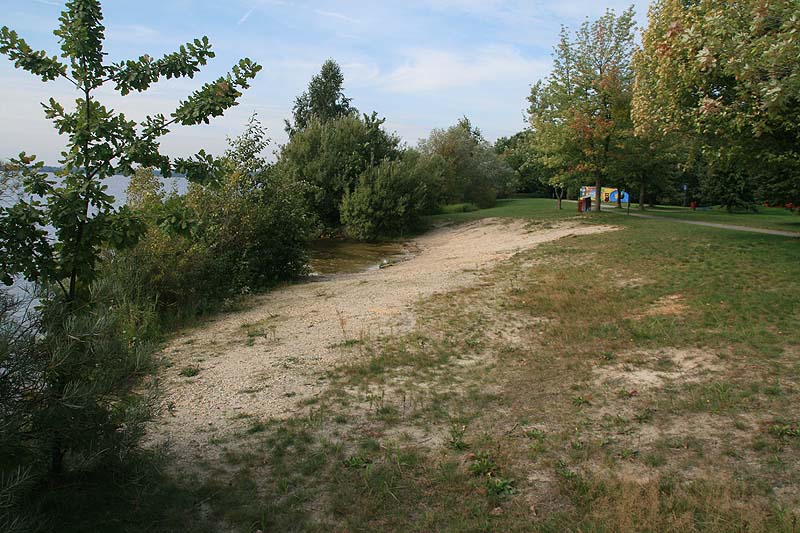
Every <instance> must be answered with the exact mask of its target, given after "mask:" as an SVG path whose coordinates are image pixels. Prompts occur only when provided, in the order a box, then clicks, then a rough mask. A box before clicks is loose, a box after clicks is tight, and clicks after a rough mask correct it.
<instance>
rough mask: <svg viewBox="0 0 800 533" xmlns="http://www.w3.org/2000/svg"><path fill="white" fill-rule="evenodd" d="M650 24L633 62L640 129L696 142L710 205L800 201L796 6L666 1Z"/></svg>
mask: <svg viewBox="0 0 800 533" xmlns="http://www.w3.org/2000/svg"><path fill="white" fill-rule="evenodd" d="M649 20H650V23H649V26H648V28H647V30H646V31H645V32H644V34H643V37H642V49H641V51H640V52H638V53H637V55H636V61H635V65H636V72H637V80H636V92H635V97H634V104H633V116H634V119H635V121H636V127H637V130H638V131H644V130H647V131H654V130H655V131H658V132H660V133H662V134H665V133H678V134H680V135H683V136H685V137H687V138H688V139H691V141H692V143H693V144H694V146H695V148H696V151H697V152H699V156H700V157H701V158H702V159H703V161H704V163H705V165H706V167H705V169H704V175H703V184H704V191H705V192H706V194H707V196H708V197H709V199H710V200H715V201H720V202H722V203H724V204H725V205H727V206H728V207H735V206H736V205H742V204H747V203H749V202H752V200H753V199H754V197H756V196H757V197H759V198H760V199H762V200H766V201H768V202H771V203H784V202H788V201H794V202H798V201H800V150H798V146H800V96H799V95H800V73H799V72H798V69H800V64H799V63H798V61H797V58H798V57H800V40H798V38H797V35H798V33H799V32H800V6H799V5H798V3H797V2H795V1H793V0H777V1H771V2H765V1H763V0H745V1H742V2H735V3H730V2H715V1H712V0H699V1H697V2H691V3H689V4H687V3H686V2H683V1H681V0H659V1H657V2H655V3H654V4H653V5H652V7H651V9H650V13H649ZM691 157H692V158H694V155H692V156H691Z"/></svg>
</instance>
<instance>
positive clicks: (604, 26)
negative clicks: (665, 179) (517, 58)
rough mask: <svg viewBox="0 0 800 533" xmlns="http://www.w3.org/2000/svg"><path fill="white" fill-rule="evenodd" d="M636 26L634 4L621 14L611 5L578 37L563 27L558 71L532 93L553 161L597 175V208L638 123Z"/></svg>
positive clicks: (536, 121)
mask: <svg viewBox="0 0 800 533" xmlns="http://www.w3.org/2000/svg"><path fill="white" fill-rule="evenodd" d="M633 26H634V21H633V8H630V9H628V10H626V11H625V12H623V13H622V14H621V15H620V16H619V17H617V16H616V15H615V14H614V12H613V11H610V10H609V11H607V12H606V14H605V15H603V16H602V17H600V18H599V19H598V20H596V21H594V22H589V21H588V20H587V21H586V22H585V23H584V24H582V25H581V27H580V28H579V29H578V31H577V32H576V33H575V36H574V40H571V38H570V35H569V33H568V32H567V30H566V29H562V32H561V38H560V41H559V44H558V45H557V46H556V47H555V51H554V52H555V59H554V62H553V71H552V73H551V74H550V76H549V78H548V79H547V82H546V83H544V84H543V83H541V82H540V83H537V84H536V85H534V86H533V87H532V89H531V95H530V98H529V101H530V102H531V107H530V109H529V115H530V121H531V125H532V127H533V128H534V130H535V131H537V132H538V131H544V130H547V131H548V134H547V135H544V134H543V135H537V138H538V139H539V140H541V141H543V143H544V144H543V145H542V148H543V151H544V152H545V154H547V156H548V157H552V158H554V159H550V161H549V162H550V164H552V165H554V166H553V168H554V169H556V170H558V171H557V175H558V176H560V177H562V178H563V177H565V176H566V174H565V171H568V173H569V174H571V175H576V174H577V175H583V176H587V177H588V176H591V177H592V178H593V179H594V182H595V186H596V193H595V194H596V197H595V202H594V206H593V208H594V210H595V211H599V210H600V192H601V187H602V185H603V184H604V182H605V181H606V178H607V177H608V176H609V174H610V171H611V168H612V166H613V165H614V164H615V159H617V158H622V157H625V152H624V149H623V147H622V145H621V143H620V139H621V137H622V136H624V132H625V131H626V130H628V129H630V128H631V126H632V125H631V120H630V100H631V91H632V86H633V70H632V68H631V57H632V55H633V51H634V41H633V37H634V35H633ZM551 135H554V138H555V140H551V139H549V138H548V137H549V136H551ZM559 154H560V155H559ZM568 154H569V161H571V164H569V163H567V160H565V157H566V156H567V155H568ZM559 179H560V178H559Z"/></svg>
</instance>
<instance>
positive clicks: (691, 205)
mask: <svg viewBox="0 0 800 533" xmlns="http://www.w3.org/2000/svg"><path fill="white" fill-rule="evenodd" d="M689 207H691V208H692V211H694V210H695V209H697V202H692V203H690V204H689Z"/></svg>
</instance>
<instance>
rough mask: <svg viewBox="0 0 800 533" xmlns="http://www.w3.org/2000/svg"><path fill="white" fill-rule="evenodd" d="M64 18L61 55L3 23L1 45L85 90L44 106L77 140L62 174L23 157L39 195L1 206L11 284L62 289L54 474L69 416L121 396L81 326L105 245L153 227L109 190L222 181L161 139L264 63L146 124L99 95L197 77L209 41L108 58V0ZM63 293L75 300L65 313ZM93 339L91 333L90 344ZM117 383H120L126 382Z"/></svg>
mask: <svg viewBox="0 0 800 533" xmlns="http://www.w3.org/2000/svg"><path fill="white" fill-rule="evenodd" d="M59 21H60V25H59V27H58V29H56V30H55V32H54V33H55V35H56V36H57V37H58V38H59V42H60V45H61V54H60V58H59V57H58V56H52V57H49V56H48V55H47V53H46V52H44V51H34V50H33V49H32V48H31V47H30V46H29V45H28V44H27V43H26V42H25V41H24V40H23V39H22V38H20V37H19V36H18V34H17V33H16V32H14V31H12V30H10V29H9V28H8V27H6V26H3V27H2V28H1V29H0V53H3V54H5V55H7V56H8V58H9V59H10V60H12V61H14V64H15V66H16V67H18V68H22V69H24V70H26V71H28V72H30V73H31V74H33V75H35V76H37V77H39V78H40V79H41V80H42V81H43V82H51V81H54V80H58V79H61V80H66V81H67V82H69V83H71V84H72V85H73V86H74V87H75V89H76V90H77V91H78V93H79V97H78V98H77V99H76V101H75V107H74V109H73V110H68V109H67V107H65V106H64V105H62V104H61V103H59V102H56V101H55V100H54V99H52V98H51V99H50V100H49V102H48V103H46V104H44V110H45V115H46V117H47V118H48V119H50V120H52V121H53V123H54V125H55V127H56V129H57V130H58V132H59V133H60V134H62V135H66V136H67V138H68V141H67V148H66V150H65V151H64V152H62V154H63V155H62V159H61V160H60V163H61V166H62V168H63V170H62V171H60V172H59V173H58V178H59V179H58V181H56V180H52V179H48V177H47V175H45V174H43V173H41V172H40V169H41V167H42V164H41V163H38V164H37V163H34V161H35V157H34V156H27V155H25V154H24V153H23V154H21V155H20V157H19V158H18V159H17V160H14V161H12V164H15V165H18V167H19V168H20V169H21V171H22V174H23V184H24V187H25V191H26V193H28V194H30V195H31V198H32V199H31V200H22V199H21V200H19V201H18V202H16V203H15V204H14V205H13V206H11V207H8V208H2V209H0V250H2V254H0V255H1V256H2V257H0V276H1V277H2V280H3V281H4V282H5V283H6V284H10V283H12V281H13V278H14V276H15V275H19V274H22V275H24V276H25V278H26V279H27V280H29V281H32V282H39V283H42V284H43V285H45V286H47V287H57V288H59V289H60V291H61V295H60V298H56V297H53V298H52V299H51V302H52V305H53V306H52V308H51V311H52V312H50V313H49V314H48V316H49V317H50V319H49V321H47V323H48V324H49V327H50V329H49V330H47V336H46V339H48V342H51V343H52V346H51V347H52V348H53V350H51V351H49V352H48V353H50V355H51V356H52V357H53V361H52V362H53V366H52V368H50V369H49V371H48V373H47V374H46V376H45V379H46V383H47V389H48V390H47V394H46V401H47V402H48V404H49V405H50V406H51V407H52V408H53V412H58V413H59V416H60V417H63V420H62V422H61V425H60V426H59V425H56V426H54V428H55V429H54V430H53V433H52V435H51V439H50V440H51V442H50V444H51V469H52V471H53V472H54V473H59V472H60V471H61V470H62V468H63V458H64V454H65V452H66V450H67V448H68V447H70V446H72V445H73V444H74V443H71V442H68V441H67V440H66V435H67V434H68V428H66V427H65V426H64V424H69V420H70V417H71V416H77V411H76V409H84V408H86V407H87V406H88V405H90V404H91V405H92V406H93V407H92V409H88V408H86V409H84V410H83V411H81V413H83V414H82V415H81V416H83V415H84V414H85V413H90V412H91V413H99V412H106V411H109V410H113V409H114V407H113V405H112V404H111V403H110V402H112V401H113V397H112V396H108V397H107V398H104V397H102V396H101V397H98V396H96V395H95V396H93V392H92V391H93V390H94V391H95V392H96V393H97V394H101V393H103V394H105V393H107V391H104V390H95V389H92V387H90V386H88V384H87V383H86V382H85V381H84V380H85V379H96V375H95V376H94V377H92V373H91V372H88V370H87V368H88V367H87V366H86V365H85V364H84V363H86V364H98V362H97V361H95V360H94V359H93V358H91V357H82V356H79V355H78V354H79V353H81V352H80V350H83V349H88V348H87V347H89V346H91V344H92V342H94V341H92V340H91V339H92V337H91V334H90V333H86V331H88V330H87V329H86V328H84V329H81V328H82V327H83V326H86V324H88V322H85V321H84V320H83V319H80V320H79V319H78V318H79V317H78V315H79V314H80V313H81V311H82V309H83V307H82V306H84V305H85V304H87V303H88V302H89V301H90V297H91V294H90V290H89V289H90V284H91V282H92V281H93V280H94V279H95V274H96V272H97V264H98V261H99V260H100V257H101V253H102V252H103V250H104V249H107V248H123V247H125V246H129V245H131V244H132V243H135V242H136V240H137V239H138V238H139V236H140V235H141V234H142V233H143V231H144V224H143V223H142V221H141V220H140V219H139V218H138V217H136V216H134V215H133V214H132V212H131V210H130V209H128V208H125V207H123V208H120V209H115V208H114V205H113V200H114V199H113V198H112V197H111V196H109V195H108V194H106V189H107V186H106V185H105V181H106V180H107V179H108V178H110V177H111V176H113V175H115V174H126V175H129V174H131V173H132V172H133V169H134V166H135V165H142V166H153V167H157V168H159V169H160V171H161V173H162V174H163V175H164V176H169V175H171V173H172V171H173V170H179V171H181V172H184V173H185V174H186V175H187V177H188V178H189V179H190V180H193V181H198V182H208V181H209V180H212V179H214V178H215V176H216V171H218V170H219V169H218V166H217V164H216V163H215V161H214V159H213V158H211V156H209V155H207V154H206V153H205V152H203V151H200V152H199V153H198V155H197V156H196V157H195V158H193V159H191V160H176V161H174V162H173V161H170V159H169V158H168V157H166V156H164V155H161V154H160V152H159V139H160V138H161V137H162V136H164V135H165V134H167V133H168V132H169V128H170V127H171V126H172V125H173V124H181V125H186V126H190V125H195V124H200V123H207V122H208V121H209V120H210V119H211V118H212V117H217V116H220V115H222V114H223V113H224V112H225V111H226V110H227V109H229V108H231V107H232V106H234V105H236V104H237V100H238V98H239V97H240V96H241V95H242V92H241V91H242V90H244V89H246V88H247V87H248V86H249V82H250V80H251V79H253V78H254V77H255V75H256V74H257V72H258V71H259V70H260V69H261V67H260V66H259V65H257V64H255V63H253V62H252V61H250V60H249V59H242V60H241V61H240V62H239V63H238V65H236V66H234V67H233V69H232V71H231V73H230V74H228V75H227V76H224V77H221V78H219V79H217V80H216V81H213V82H211V83H207V84H205V85H204V86H203V87H202V88H200V89H199V90H198V91H196V92H194V93H193V94H192V95H190V96H189V97H188V98H186V99H185V100H184V101H182V102H181V103H180V104H179V105H178V107H177V109H176V110H175V111H174V112H173V113H172V114H171V116H170V117H169V118H167V117H166V116H164V115H161V114H159V115H153V116H150V117H147V118H146V119H145V120H143V121H142V122H141V123H139V124H137V123H136V122H134V121H130V120H128V119H127V118H126V117H125V116H124V115H123V114H121V113H117V112H115V111H113V110H111V109H108V108H107V107H105V106H104V105H102V104H101V103H100V101H99V100H98V99H97V97H96V92H97V91H98V90H99V89H100V88H101V87H103V86H105V85H108V84H111V85H112V86H113V87H114V89H115V90H116V91H117V92H118V93H119V94H120V95H122V96H125V95H128V94H130V93H131V92H133V91H137V92H141V91H145V90H147V89H148V88H149V87H150V86H151V85H152V84H154V83H156V82H157V81H159V80H160V79H162V78H177V77H189V78H192V77H194V75H195V74H196V73H197V72H199V70H200V67H201V66H203V65H205V64H206V63H207V61H208V60H209V59H210V58H213V57H214V53H213V52H212V51H211V45H210V44H209V42H208V39H207V38H206V37H203V38H202V39H196V40H194V41H193V42H190V43H187V44H185V45H183V46H181V47H180V49H179V50H178V51H177V52H174V53H170V54H167V55H165V56H164V57H163V58H161V59H153V58H151V57H150V56H148V55H143V56H141V57H139V58H138V59H136V60H128V61H122V62H118V63H111V64H107V63H105V57H106V54H105V53H104V52H103V42H104V39H105V33H104V32H105V28H104V26H103V13H102V9H101V5H100V1H99V0H70V1H68V2H67V3H66V5H65V8H64V11H63V12H62V14H61V17H60V19H59ZM48 226H51V227H52V228H53V230H54V237H53V238H51V237H50V235H49V234H48V232H47V230H46V228H47V227H48ZM59 301H60V302H63V303H64V305H63V309H62V306H59V305H58V302H59ZM59 324H61V326H59ZM81 325H83V326H81ZM79 326H80V327H79ZM87 327H88V326H87ZM75 328H78V329H80V331H79V332H78V333H80V334H76V335H73V336H72V337H69V339H70V340H69V342H68V344H69V345H68V346H65V345H59V344H58V339H59V338H62V340H63V339H64V337H63V335H69V334H70V331H77V330H76V329H75ZM84 335H88V336H86V337H85V339H86V340H84ZM45 344H47V342H46V343H45ZM108 364H113V361H109V362H108ZM109 383H110V386H111V385H114V384H115V383H116V382H109ZM76 390H80V391H82V394H83V393H85V395H84V396H82V397H81V402H82V403H81V404H77V407H76V406H71V404H70V403H69V401H70V394H72V393H73V392H74V391H76ZM101 418H102V417H101ZM98 423H100V422H98ZM96 429H98V430H99V429H100V428H96ZM112 429H113V428H112ZM87 438H88V437H87Z"/></svg>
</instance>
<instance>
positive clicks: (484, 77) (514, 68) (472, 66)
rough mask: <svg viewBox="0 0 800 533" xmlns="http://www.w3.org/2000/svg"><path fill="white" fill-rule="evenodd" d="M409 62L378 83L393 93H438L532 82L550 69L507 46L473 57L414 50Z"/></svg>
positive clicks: (410, 54) (545, 62) (541, 62)
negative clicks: (488, 84) (468, 87)
mask: <svg viewBox="0 0 800 533" xmlns="http://www.w3.org/2000/svg"><path fill="white" fill-rule="evenodd" d="M408 55H409V61H408V62H407V63H406V64H405V65H403V66H401V67H398V68H396V69H395V70H393V71H392V72H390V73H389V74H388V75H386V76H385V77H384V78H383V80H382V82H383V84H384V85H385V86H386V88H387V89H389V90H392V91H397V92H420V91H439V90H443V89H452V88H457V87H464V86H471V85H478V84H483V83H487V82H488V83H503V82H509V81H514V82H519V81H520V80H528V81H533V80H536V79H537V78H539V77H540V76H542V75H544V74H545V73H546V72H547V71H548V69H549V68H550V62H549V61H543V60H532V59H527V58H525V57H523V56H522V55H521V54H520V53H519V51H518V50H516V49H515V48H513V47H510V46H502V45H493V46H486V47H483V48H480V49H478V50H476V51H475V52H474V53H471V54H470V53H460V54H457V53H454V52H449V51H444V50H430V49H416V50H412V51H411V52H410V53H409V54H408Z"/></svg>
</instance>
